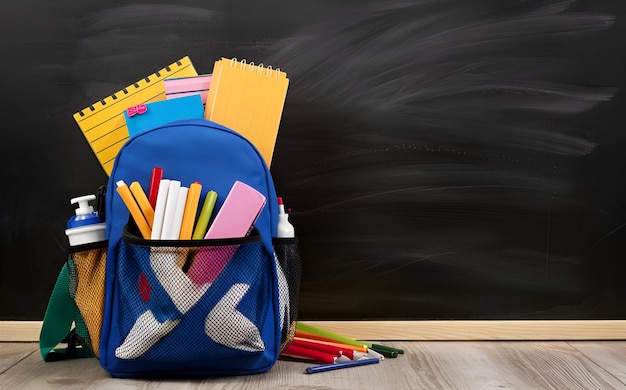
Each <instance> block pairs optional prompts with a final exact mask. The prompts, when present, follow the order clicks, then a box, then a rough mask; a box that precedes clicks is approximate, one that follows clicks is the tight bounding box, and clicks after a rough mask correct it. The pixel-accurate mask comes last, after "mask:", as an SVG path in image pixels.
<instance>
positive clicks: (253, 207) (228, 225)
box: [204, 181, 265, 239]
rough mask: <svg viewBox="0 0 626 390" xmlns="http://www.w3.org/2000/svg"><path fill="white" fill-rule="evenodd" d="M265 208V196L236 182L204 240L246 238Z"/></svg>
mask: <svg viewBox="0 0 626 390" xmlns="http://www.w3.org/2000/svg"><path fill="white" fill-rule="evenodd" d="M263 206H265V196H264V195H263V194H261V193H260V192H259V191H257V190H255V189H254V188H252V187H250V186H249V185H247V184H245V183H243V182H240V181H236V182H235V184H233V187H232V188H231V189H230V192H229V193H228V195H227V196H226V199H225V200H224V204H222V207H220V209H219V211H218V212H217V215H216V216H215V219H214V220H213V222H212V223H211V226H210V227H209V230H208V231H207V233H206V235H205V236H204V238H206V239H209V238H212V239H216V238H239V237H245V236H246V235H247V234H248V232H249V231H250V228H251V227H252V225H253V224H254V222H255V221H256V219H257V217H258V216H259V214H260V213H261V210H262V209H263Z"/></svg>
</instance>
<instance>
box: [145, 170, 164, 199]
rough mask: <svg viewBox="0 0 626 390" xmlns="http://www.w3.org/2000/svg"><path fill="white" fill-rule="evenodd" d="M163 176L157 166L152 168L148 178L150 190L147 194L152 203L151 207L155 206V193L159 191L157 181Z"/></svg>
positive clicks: (159, 181)
mask: <svg viewBox="0 0 626 390" xmlns="http://www.w3.org/2000/svg"><path fill="white" fill-rule="evenodd" d="M162 178H163V169H162V168H159V167H154V168H152V177H151V178H150V192H149V195H148V201H149V202H150V204H151V205H152V208H155V207H156V201H157V194H158V193H159V183H161V179H162Z"/></svg>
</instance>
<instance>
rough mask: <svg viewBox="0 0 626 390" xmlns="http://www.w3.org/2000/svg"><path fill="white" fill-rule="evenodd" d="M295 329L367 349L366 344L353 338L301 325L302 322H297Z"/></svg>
mask: <svg viewBox="0 0 626 390" xmlns="http://www.w3.org/2000/svg"><path fill="white" fill-rule="evenodd" d="M296 329H298V330H301V331H303V332H309V333H313V334H316V335H318V336H322V337H326V338H329V339H332V340H336V341H338V342H340V343H343V344H348V345H355V346H357V347H367V344H366V343H362V342H360V341H357V340H355V339H353V338H350V337H346V336H342V335H340V334H337V333H333V332H330V331H328V330H324V329H320V328H317V327H315V326H313V325H307V324H303V323H302V322H298V323H297V324H296Z"/></svg>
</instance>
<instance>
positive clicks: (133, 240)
mask: <svg viewBox="0 0 626 390" xmlns="http://www.w3.org/2000/svg"><path fill="white" fill-rule="evenodd" d="M123 239H124V241H125V242H126V243H128V244H133V245H142V246H153V247H161V246H168V247H169V246H177V247H201V246H221V245H241V244H251V243H255V242H261V241H262V237H261V233H260V232H259V230H258V229H257V228H256V227H255V228H253V229H252V231H251V232H250V234H249V235H248V236H246V237H240V238H219V239H209V240H146V239H145V238H142V237H139V236H138V235H136V234H134V233H133V232H131V229H130V228H129V226H128V225H126V226H124V232H123Z"/></svg>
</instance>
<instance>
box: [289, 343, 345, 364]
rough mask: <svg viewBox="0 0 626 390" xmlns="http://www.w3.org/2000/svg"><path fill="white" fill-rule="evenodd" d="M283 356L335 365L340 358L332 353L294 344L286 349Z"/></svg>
mask: <svg viewBox="0 0 626 390" xmlns="http://www.w3.org/2000/svg"><path fill="white" fill-rule="evenodd" d="M283 354H285V355H287V356H293V357H298V358H305V359H312V360H315V361H318V362H320V363H335V362H336V361H337V358H338V357H339V356H336V355H332V354H330V353H326V352H321V351H317V350H315V349H308V348H303V347H300V346H297V345H293V344H290V345H289V346H288V347H287V348H285V350H284V351H283Z"/></svg>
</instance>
